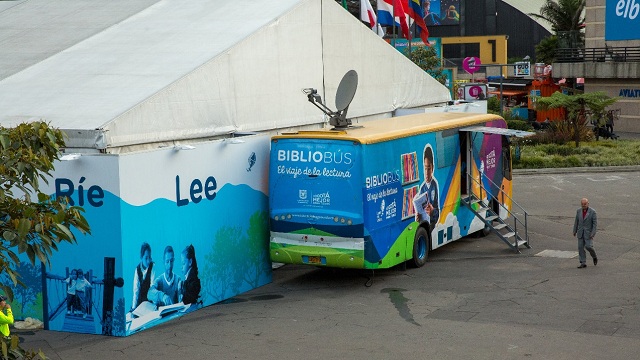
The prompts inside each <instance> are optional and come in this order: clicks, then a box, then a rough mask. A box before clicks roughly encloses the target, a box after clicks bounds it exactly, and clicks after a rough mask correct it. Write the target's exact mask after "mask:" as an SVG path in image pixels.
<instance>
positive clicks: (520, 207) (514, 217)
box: [467, 173, 529, 248]
mask: <svg viewBox="0 0 640 360" xmlns="http://www.w3.org/2000/svg"><path fill="white" fill-rule="evenodd" d="M480 176H481V178H480V180H476V179H475V177H473V176H471V174H469V173H467V178H468V179H471V181H473V182H474V183H476V184H478V187H479V188H480V199H482V191H483V190H484V191H485V192H486V193H487V195H488V196H490V197H491V198H493V199H496V200H498V198H497V196H493V194H491V192H490V191H487V190H486V189H485V188H484V187H483V186H482V179H483V178H485V179H487V180H488V181H489V183H490V184H491V185H493V186H495V187H496V188H497V189H498V190H500V194H501V195H502V196H503V202H504V196H506V197H507V198H509V200H511V204H512V205H515V206H517V207H518V208H519V209H520V210H521V211H522V212H523V214H524V222H522V220H520V219H519V218H518V217H517V216H515V215H514V213H513V212H512V211H510V210H509V209H507V208H506V207H504V206H503V208H504V209H505V210H506V211H507V212H508V213H509V215H511V217H512V218H513V219H514V221H515V222H516V223H514V224H515V229H514V231H515V233H516V241H515V243H516V248H517V247H518V239H517V236H518V235H517V234H518V225H517V223H520V224H522V225H523V226H524V234H525V241H526V242H527V244H528V243H529V230H528V227H527V220H528V216H529V213H528V212H527V210H525V209H524V208H523V207H522V206H521V205H520V204H518V203H517V202H516V201H515V200H514V199H513V198H512V197H511V196H509V195H508V194H507V193H506V192H504V191H503V190H502V188H501V187H500V186H498V184H496V183H494V182H493V180H491V179H489V177H488V176H487V175H485V174H484V173H480ZM468 184H469V187H468V194H469V195H471V183H470V182H468ZM497 215H498V216H499V215H500V214H497Z"/></svg>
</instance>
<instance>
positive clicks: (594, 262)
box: [593, 258, 598, 266]
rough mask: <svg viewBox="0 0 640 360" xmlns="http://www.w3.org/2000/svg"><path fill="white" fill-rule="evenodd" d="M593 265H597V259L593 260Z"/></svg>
mask: <svg viewBox="0 0 640 360" xmlns="http://www.w3.org/2000/svg"><path fill="white" fill-rule="evenodd" d="M593 265H594V266H595V265H598V258H593Z"/></svg>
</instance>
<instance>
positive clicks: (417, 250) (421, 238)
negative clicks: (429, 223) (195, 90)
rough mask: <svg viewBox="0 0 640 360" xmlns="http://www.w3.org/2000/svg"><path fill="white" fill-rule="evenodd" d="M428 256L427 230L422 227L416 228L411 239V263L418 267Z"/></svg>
mask: <svg viewBox="0 0 640 360" xmlns="http://www.w3.org/2000/svg"><path fill="white" fill-rule="evenodd" d="M427 256H429V232H427V230H426V229H425V228H423V227H420V228H418V230H417V231H416V235H415V238H414V239H413V259H412V265H413V266H415V267H417V268H419V267H422V266H423V265H424V264H425V263H426V262H427Z"/></svg>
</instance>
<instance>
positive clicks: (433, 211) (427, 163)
mask: <svg viewBox="0 0 640 360" xmlns="http://www.w3.org/2000/svg"><path fill="white" fill-rule="evenodd" d="M423 166H424V182H423V183H422V184H421V185H420V188H419V189H418V195H416V197H415V199H414V208H415V209H416V221H418V222H422V221H428V222H429V229H430V230H433V228H434V227H435V224H436V223H437V222H438V219H439V218H440V205H439V201H440V196H439V191H438V182H437V180H436V179H435V178H434V177H433V170H434V168H435V163H434V161H433V149H432V148H431V145H429V144H427V145H426V146H425V148H424V157H423ZM427 217H428V218H427Z"/></svg>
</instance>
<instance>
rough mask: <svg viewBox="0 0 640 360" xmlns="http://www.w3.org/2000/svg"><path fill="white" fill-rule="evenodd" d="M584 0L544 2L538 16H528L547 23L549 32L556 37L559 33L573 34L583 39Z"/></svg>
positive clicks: (534, 14)
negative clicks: (549, 26)
mask: <svg viewBox="0 0 640 360" xmlns="http://www.w3.org/2000/svg"><path fill="white" fill-rule="evenodd" d="M585 6H586V0H546V1H545V3H544V5H542V7H541V8H540V14H536V13H530V14H529V15H530V16H532V17H534V18H536V19H539V20H544V21H547V22H548V23H550V24H551V30H552V31H553V32H554V33H555V34H556V35H558V33H560V32H573V33H576V34H578V36H579V37H580V39H584V33H583V32H582V29H583V28H584V8H585Z"/></svg>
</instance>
